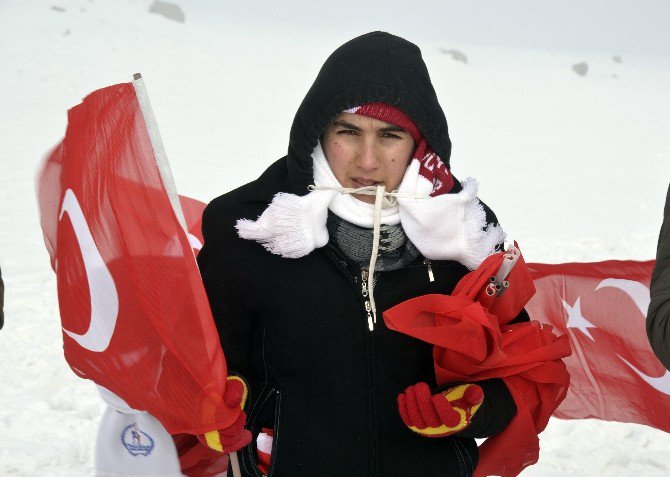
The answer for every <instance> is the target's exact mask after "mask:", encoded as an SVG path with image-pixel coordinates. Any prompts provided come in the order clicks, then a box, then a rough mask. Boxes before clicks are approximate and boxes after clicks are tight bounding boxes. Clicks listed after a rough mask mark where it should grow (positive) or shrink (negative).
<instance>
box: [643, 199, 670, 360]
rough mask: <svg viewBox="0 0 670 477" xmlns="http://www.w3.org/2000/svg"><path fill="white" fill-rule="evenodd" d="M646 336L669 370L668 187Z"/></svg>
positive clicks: (652, 278) (669, 228)
mask: <svg viewBox="0 0 670 477" xmlns="http://www.w3.org/2000/svg"><path fill="white" fill-rule="evenodd" d="M647 335H648V336H649V342H650V343H651V347H652V349H653V350H654V353H655V354H656V356H658V359H659V360H660V361H661V363H663V365H664V366H665V367H666V368H667V369H670V187H668V195H667V197H666V199H665V211H664V213H663V225H662V226H661V232H660V234H659V236H658V248H657V250H656V265H655V266H654V273H653V274H652V275H651V301H650V302H649V311H648V312H647Z"/></svg>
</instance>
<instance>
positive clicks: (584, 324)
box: [561, 297, 597, 341]
mask: <svg viewBox="0 0 670 477" xmlns="http://www.w3.org/2000/svg"><path fill="white" fill-rule="evenodd" d="M581 299H582V297H579V298H577V301H575V304H574V305H573V306H570V305H568V303H567V302H566V301H565V300H563V299H561V301H562V302H563V308H565V311H567V312H568V322H567V323H566V326H567V327H568V328H577V329H578V330H580V331H581V332H582V333H584V334H585V335H586V336H588V337H589V338H591V340H592V341H595V340H594V339H593V336H591V333H590V332H589V328H597V326H596V325H594V324H593V323H591V322H590V321H588V320H587V319H586V318H584V315H582V304H581Z"/></svg>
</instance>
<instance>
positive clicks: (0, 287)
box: [0, 270, 5, 330]
mask: <svg viewBox="0 0 670 477" xmlns="http://www.w3.org/2000/svg"><path fill="white" fill-rule="evenodd" d="M4 308H5V284H4V283H3V282H2V270H0V330H1V329H2V327H3V326H4V325H5V312H4V311H3V310H4Z"/></svg>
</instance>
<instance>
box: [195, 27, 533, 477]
mask: <svg viewBox="0 0 670 477" xmlns="http://www.w3.org/2000/svg"><path fill="white" fill-rule="evenodd" d="M369 102H386V103H389V104H392V105H394V106H396V107H398V108H399V109H401V110H402V111H404V112H405V113H406V114H407V115H408V116H409V117H410V118H411V119H412V120H413V121H414V123H415V124H416V125H417V126H418V127H419V129H420V130H421V132H422V133H423V135H424V136H425V137H426V138H427V140H428V142H429V144H430V145H431V146H432V147H433V149H434V150H435V151H436V152H437V153H438V155H439V156H440V157H441V158H442V159H443V161H444V162H445V163H446V164H447V165H448V160H449V156H450V152H451V142H450V140H449V134H448V129H447V122H446V119H445V116H444V113H443V111H442V109H441V107H440V105H439V104H438V101H437V97H436V94H435V91H434V89H433V86H432V84H431V82H430V78H429V76H428V71H427V69H426V66H425V64H424V62H423V59H422V58H421V52H420V50H419V48H418V47H417V46H416V45H414V44H412V43H410V42H408V41H406V40H404V39H402V38H399V37H396V36H393V35H390V34H388V33H382V32H374V33H369V34H367V35H363V36H361V37H358V38H355V39H353V40H351V41H349V42H348V43H346V44H344V45H343V46H341V47H340V48H338V49H337V50H336V51H335V52H334V53H333V54H332V55H331V56H330V57H329V58H328V60H327V61H326V63H325V64H324V65H323V67H322V69H321V71H320V73H319V75H318V77H317V78H316V80H315V82H314V85H313V86H312V87H311V88H310V90H309V92H308V93H307V95H306V97H305V99H304V101H303V102H302V104H301V106H300V108H299V110H298V112H297V114H296V117H295V120H294V122H293V126H292V128H291V137H290V143H289V150H288V155H287V156H286V157H283V158H282V159H280V160H278V161H277V162H275V163H274V164H272V165H271V166H270V167H269V168H268V169H267V170H266V171H265V172H264V173H263V174H262V176H261V177H259V178H258V179H257V180H255V181H253V182H251V183H249V184H247V185H244V186H242V187H240V188H239V189H236V190H234V191H232V192H229V193H227V194H224V195H222V196H221V197H218V198H217V199H215V200H213V201H212V202H211V203H210V204H209V206H208V207H207V209H206V210H205V213H204V217H203V233H204V238H205V243H204V247H203V249H202V250H201V252H200V254H199V257H198V262H199V265H200V270H201V273H202V277H203V281H204V283H205V287H206V289H207V293H208V296H209V299H210V303H211V306H212V310H213V313H214V317H215V321H216V324H217V327H218V330H219V334H220V338H221V343H222V346H223V350H224V353H225V355H226V359H227V362H228V366H229V368H230V372H232V373H239V374H240V375H242V376H243V377H244V378H245V379H246V380H247V382H248V384H249V390H250V396H249V400H248V404H247V407H246V409H245V410H246V412H247V418H248V419H247V422H248V427H249V428H250V429H252V431H253V433H254V436H255V435H256V434H257V433H258V432H260V430H261V428H263V427H269V428H273V429H274V442H273V451H272V461H271V468H270V474H269V475H271V476H272V477H301V476H310V477H313V476H333V477H335V476H337V477H342V476H347V477H370V476H384V477H392V476H398V477H400V476H402V477H407V476H421V477H432V476H452V475H453V476H467V475H471V474H472V473H473V471H474V468H475V467H476V465H477V462H478V452H477V446H476V443H475V440H474V438H473V437H485V436H490V435H493V434H496V433H498V432H500V431H501V430H502V429H504V427H505V426H506V425H507V423H508V422H509V421H510V419H511V418H512V417H513V415H514V413H515V412H516V407H515V405H514V402H513V400H512V398H511V396H510V394H509V391H508V390H507V388H506V387H505V385H504V384H503V383H502V381H500V380H489V381H486V382H483V383H482V387H483V388H484V392H485V400H484V403H483V405H482V407H481V408H480V409H479V411H478V412H477V413H476V414H475V417H474V420H473V422H472V424H471V425H470V426H469V427H468V428H466V429H465V430H464V431H462V432H461V433H460V434H459V435H455V436H451V437H446V438H435V439H431V438H426V437H422V436H420V435H418V434H415V433H414V432H412V431H410V430H409V429H408V428H407V427H405V425H404V424H403V422H402V420H401V418H400V415H399V413H398V408H397V401H396V400H397V396H398V394H399V393H401V392H403V391H404V390H405V388H407V387H408V386H410V385H413V384H415V383H417V382H419V381H425V382H427V383H428V384H429V385H430V386H433V387H435V386H436V382H435V375H434V370H433V358H432V347H431V346H430V345H428V344H426V343H423V342H420V341H418V340H416V339H413V338H410V337H408V336H405V335H402V334H400V333H397V332H394V331H391V330H388V329H387V328H386V327H385V326H384V323H383V320H378V321H377V325H376V327H375V329H374V331H372V332H370V331H369V330H368V325H367V318H366V311H365V308H364V297H363V295H362V293H361V288H362V286H361V285H362V284H361V270H360V268H358V267H357V266H356V265H354V264H353V263H352V262H351V261H349V260H348V259H347V257H346V256H345V255H344V254H343V253H342V252H341V251H340V250H339V249H338V248H337V247H336V246H334V245H333V244H332V243H329V244H328V245H326V246H325V247H322V248H319V249H316V250H314V251H313V252H312V253H310V254H308V255H307V256H304V257H302V258H297V259H287V258H283V257H280V256H277V255H273V254H271V253H270V252H268V251H267V250H265V249H264V248H263V247H262V246H261V245H260V244H258V243H256V242H254V241H251V240H243V239H241V238H239V237H238V235H237V233H236V230H235V223H236V221H237V220H238V219H240V218H248V219H253V220H255V219H256V218H257V217H259V216H260V215H261V214H262V213H263V211H264V210H265V209H266V208H267V207H268V204H269V203H270V202H271V200H272V198H273V197H274V195H275V194H277V193H278V192H289V193H294V194H298V195H305V194H306V193H307V192H308V190H307V186H308V185H309V184H312V183H313V170H312V158H311V154H312V152H313V150H314V148H315V146H316V145H317V141H318V138H319V136H320V135H321V134H322V132H323V131H324V129H325V127H326V126H327V125H328V124H329V122H330V121H332V119H333V118H334V117H335V116H336V115H338V114H339V113H340V112H342V111H343V110H345V109H348V108H350V107H353V106H357V105H360V104H364V103H369ZM459 190H461V187H460V184H458V182H457V183H456V186H455V187H454V190H453V192H458V191H459ZM486 210H487V214H488V218H489V221H490V222H495V216H494V215H493V213H492V212H491V211H490V210H489V209H488V208H487V209H486ZM427 263H429V265H426V263H424V260H423V258H419V259H418V260H417V261H416V262H415V263H413V264H411V265H409V266H407V267H405V268H402V269H399V270H394V271H384V272H377V273H376V274H375V278H376V285H375V299H376V303H377V309H378V310H379V312H380V314H381V312H382V311H384V310H386V309H388V308H390V307H392V306H394V305H396V304H398V303H400V302H402V301H404V300H407V299H410V298H413V297H416V296H420V295H424V294H427V293H444V294H448V293H450V292H451V291H452V290H453V288H454V286H455V285H456V283H457V282H458V280H459V279H460V278H461V277H462V276H463V275H464V274H466V273H467V272H468V270H467V268H466V267H465V266H463V265H461V264H460V263H458V262H455V261H433V262H432V263H430V262H427ZM428 266H430V267H431V268H432V271H433V274H434V281H431V280H430V278H429V273H428V271H429V270H428ZM521 319H527V316H525V318H521ZM255 455H256V449H255V441H254V442H252V444H251V445H250V446H247V447H246V448H245V449H243V450H242V468H243V473H244V475H246V476H260V475H261V474H260V472H259V470H258V467H257V466H256V463H255V460H256V459H255Z"/></svg>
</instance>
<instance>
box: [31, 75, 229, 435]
mask: <svg viewBox="0 0 670 477" xmlns="http://www.w3.org/2000/svg"><path fill="white" fill-rule="evenodd" d="M145 114H146V108H145V110H144V112H143V109H142V107H141V106H140V102H139V101H138V97H137V95H136V90H135V87H134V85H133V84H132V83H125V84H119V85H115V86H110V87H108V88H104V89H101V90H98V91H95V92H94V93H92V94H90V95H89V96H87V97H86V98H85V99H84V101H83V102H82V104H80V105H78V106H76V107H74V108H72V109H71V110H70V111H69V113H68V127H67V131H66V135H65V138H64V140H63V142H62V143H60V144H59V145H58V146H57V147H56V148H55V149H54V150H53V151H52V152H51V154H50V155H49V157H48V159H47V161H46V162H45V164H44V167H43V169H42V171H41V172H40V174H39V177H38V184H37V186H38V200H39V206H40V216H41V225H42V230H43V233H44V237H45V244H46V246H47V249H48V251H49V254H50V256H51V261H52V266H53V268H54V270H55V271H56V274H57V284H58V301H59V308H60V315H61V322H62V328H63V348H64V352H65V358H66V360H67V362H68V363H69V365H70V367H71V368H72V370H73V371H74V372H75V373H76V374H77V375H79V376H81V377H83V378H86V379H91V380H93V381H95V382H96V383H98V384H100V385H102V386H104V387H105V388H107V389H109V390H110V391H112V392H113V393H115V394H117V395H118V396H120V397H121V398H123V399H124V400H125V401H126V402H127V403H128V404H129V405H130V406H131V407H133V408H135V409H139V410H146V411H148V412H149V413H150V414H152V415H153V416H155V417H156V418H157V419H158V420H159V421H160V422H161V423H162V424H163V426H164V427H165V428H166V429H167V430H168V432H170V433H172V434H176V433H188V434H202V433H204V432H208V431H212V430H215V429H223V428H226V427H228V426H229V425H230V424H231V423H232V422H233V421H235V419H236V418H237V417H238V415H239V412H241V411H240V409H239V408H229V407H227V406H226V405H225V403H224V401H223V394H224V390H225V385H226V377H227V370H226V363H225V359H224V355H223V351H222V350H221V345H220V342H219V338H218V334H217V330H216V327H215V325H214V321H213V318H212V315H211V311H210V308H209V302H208V299H207V295H206V293H205V290H204V287H203V284H202V281H201V278H200V273H199V271H198V268H197V265H196V262H195V256H194V251H197V250H199V248H200V247H201V245H202V236H201V235H200V232H199V228H200V224H199V220H200V216H201V213H202V208H203V207H204V204H202V203H200V202H198V201H193V200H192V199H185V198H182V200H181V205H182V206H183V207H184V210H186V212H187V214H186V215H187V217H189V218H190V224H189V226H187V227H186V230H185V229H184V227H183V225H182V223H180V220H179V218H178V213H179V211H178V209H179V207H178V206H176V205H175V203H176V204H178V203H179V201H178V200H177V199H176V193H174V190H173V187H172V193H171V194H168V192H167V191H168V190H171V186H172V184H168V183H167V182H168V181H166V179H165V177H166V176H165V168H162V169H161V168H159V166H158V165H157V160H156V153H155V148H154V146H153V145H152V142H151V139H150V135H149V131H148V128H147V122H145V116H144V115H145ZM171 197H172V200H171Z"/></svg>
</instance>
